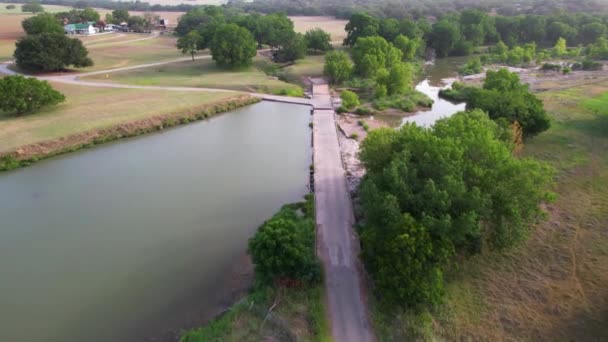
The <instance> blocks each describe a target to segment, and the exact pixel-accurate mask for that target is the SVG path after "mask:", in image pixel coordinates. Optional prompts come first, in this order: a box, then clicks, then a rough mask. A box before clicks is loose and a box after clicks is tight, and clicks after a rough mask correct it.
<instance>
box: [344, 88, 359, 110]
mask: <svg viewBox="0 0 608 342" xmlns="http://www.w3.org/2000/svg"><path fill="white" fill-rule="evenodd" d="M340 98H341V99H342V107H344V108H346V109H353V108H355V107H357V106H358V105H359V104H360V103H359V96H358V95H357V94H356V93H354V92H352V91H350V90H343V91H342V93H340Z"/></svg>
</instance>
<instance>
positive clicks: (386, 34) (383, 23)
mask: <svg viewBox="0 0 608 342" xmlns="http://www.w3.org/2000/svg"><path fill="white" fill-rule="evenodd" d="M399 30H400V27H399V21H397V19H392V18H389V19H382V20H380V25H379V27H378V35H379V36H380V37H382V38H384V39H386V40H387V41H389V42H392V41H394V40H395V38H396V37H397V36H398V35H399V33H400V32H399Z"/></svg>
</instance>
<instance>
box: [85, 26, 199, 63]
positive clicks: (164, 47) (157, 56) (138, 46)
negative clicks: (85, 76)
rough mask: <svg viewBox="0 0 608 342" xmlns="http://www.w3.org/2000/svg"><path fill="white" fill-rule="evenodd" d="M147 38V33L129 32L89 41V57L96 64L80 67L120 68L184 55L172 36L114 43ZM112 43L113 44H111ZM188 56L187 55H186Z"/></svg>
mask: <svg viewBox="0 0 608 342" xmlns="http://www.w3.org/2000/svg"><path fill="white" fill-rule="evenodd" d="M142 37H143V38H145V37H146V36H145V35H135V34H128V35H126V37H120V38H118V40H115V41H113V40H108V41H105V42H98V43H95V42H91V43H87V48H88V49H89V57H91V58H92V59H93V62H94V63H95V65H93V66H92V67H90V68H85V69H78V70H81V71H95V70H104V69H112V68H120V67H125V66H131V65H138V64H146V63H153V62H162V61H166V60H172V59H178V58H182V57H184V55H183V54H182V53H181V52H180V51H179V50H177V48H176V47H175V44H176V41H177V40H176V38H175V37H172V36H159V37H156V38H153V39H149V40H142V41H138V42H128V43H126V42H125V43H121V44H114V43H115V42H118V41H125V40H134V39H138V38H142ZM110 43H111V44H110ZM186 57H187V56H186Z"/></svg>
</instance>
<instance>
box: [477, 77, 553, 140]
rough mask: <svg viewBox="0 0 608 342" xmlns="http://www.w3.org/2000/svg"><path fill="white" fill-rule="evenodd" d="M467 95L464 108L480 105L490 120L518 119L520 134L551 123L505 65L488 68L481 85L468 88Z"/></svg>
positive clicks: (528, 133)
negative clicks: (492, 68)
mask: <svg viewBox="0 0 608 342" xmlns="http://www.w3.org/2000/svg"><path fill="white" fill-rule="evenodd" d="M468 91H469V93H468V95H467V109H481V110H483V111H485V112H486V113H488V114H489V115H490V118H492V119H493V120H499V119H505V120H507V121H508V122H509V123H514V122H518V123H519V125H521V127H522V129H523V134H524V136H527V137H529V136H533V135H536V134H538V133H540V132H543V131H546V130H547V129H549V127H550V126H551V121H550V119H549V115H548V114H547V112H546V111H545V109H544V107H543V103H542V101H541V100H539V99H538V98H537V97H536V96H535V95H534V94H532V93H531V92H530V90H529V89H528V87H527V86H526V85H524V84H522V83H521V82H520V80H519V76H518V75H517V74H516V73H512V72H509V71H508V70H507V69H501V70H498V71H488V72H487V74H486V79H485V81H484V85H483V89H479V88H471V89H470V90H468Z"/></svg>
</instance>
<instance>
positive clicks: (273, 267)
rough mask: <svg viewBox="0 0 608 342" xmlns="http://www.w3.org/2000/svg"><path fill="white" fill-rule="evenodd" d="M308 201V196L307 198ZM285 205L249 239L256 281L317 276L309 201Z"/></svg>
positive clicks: (303, 278) (312, 277) (305, 279)
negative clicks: (302, 205) (300, 214)
mask: <svg viewBox="0 0 608 342" xmlns="http://www.w3.org/2000/svg"><path fill="white" fill-rule="evenodd" d="M307 201H308V202H307V203H310V201H311V198H309V199H307ZM299 209H300V210H303V211H304V212H305V215H304V216H301V217H300V216H299V215H298V213H297V212H296V208H295V207H294V205H286V206H284V207H283V208H282V209H281V210H280V211H279V212H278V213H277V214H275V215H274V216H273V217H272V218H271V219H270V220H268V221H267V222H265V223H264V224H263V225H262V226H261V227H260V228H259V229H258V231H257V233H256V234H255V235H254V236H253V238H251V239H250V240H249V254H250V255H251V259H252V261H253V264H254V265H255V275H256V278H257V280H258V281H261V282H262V283H265V284H271V283H272V282H274V281H277V280H299V281H304V282H308V283H314V282H317V281H319V280H320V273H321V272H320V266H319V263H318V261H317V258H316V255H315V251H314V241H315V233H314V232H315V229H314V219H313V214H312V212H309V210H312V208H310V204H307V205H306V207H305V208H299Z"/></svg>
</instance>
